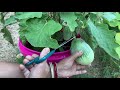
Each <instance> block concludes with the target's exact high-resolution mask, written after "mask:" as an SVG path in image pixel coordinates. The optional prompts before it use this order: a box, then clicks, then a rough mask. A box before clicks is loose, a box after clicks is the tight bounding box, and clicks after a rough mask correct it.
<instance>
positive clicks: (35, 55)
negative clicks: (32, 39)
mask: <svg viewBox="0 0 120 90" xmlns="http://www.w3.org/2000/svg"><path fill="white" fill-rule="evenodd" d="M32 57H33V59H35V58H36V57H39V55H37V54H33V55H32ZM32 65H33V67H34V66H35V63H33V64H32Z"/></svg>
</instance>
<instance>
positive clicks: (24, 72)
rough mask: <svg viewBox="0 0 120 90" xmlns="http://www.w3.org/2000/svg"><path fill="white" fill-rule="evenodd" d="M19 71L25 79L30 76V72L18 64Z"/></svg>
mask: <svg viewBox="0 0 120 90" xmlns="http://www.w3.org/2000/svg"><path fill="white" fill-rule="evenodd" d="M19 68H20V70H21V71H22V72H23V74H24V76H25V77H28V76H29V74H30V71H29V70H28V69H27V68H26V67H25V66H24V65H22V64H20V66H19Z"/></svg>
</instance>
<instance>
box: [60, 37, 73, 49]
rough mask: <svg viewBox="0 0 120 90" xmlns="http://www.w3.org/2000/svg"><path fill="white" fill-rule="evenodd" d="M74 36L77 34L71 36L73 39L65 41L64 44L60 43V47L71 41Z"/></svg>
mask: <svg viewBox="0 0 120 90" xmlns="http://www.w3.org/2000/svg"><path fill="white" fill-rule="evenodd" d="M74 38H75V36H74V37H73V38H71V39H69V40H67V41H65V42H63V43H62V44H60V46H59V47H58V48H60V47H61V46H63V45H65V44H67V43H68V42H70V41H71V40H73V39H74Z"/></svg>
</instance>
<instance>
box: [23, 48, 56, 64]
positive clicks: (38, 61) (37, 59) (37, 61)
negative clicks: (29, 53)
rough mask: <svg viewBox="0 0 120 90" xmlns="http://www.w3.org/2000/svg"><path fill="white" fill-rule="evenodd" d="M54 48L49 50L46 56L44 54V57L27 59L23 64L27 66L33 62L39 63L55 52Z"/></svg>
mask: <svg viewBox="0 0 120 90" xmlns="http://www.w3.org/2000/svg"><path fill="white" fill-rule="evenodd" d="M55 50H56V49H55ZM55 50H52V51H51V52H49V53H48V54H47V55H46V56H44V57H43V58H41V59H39V57H36V58H35V59H33V60H31V61H29V62H28V63H26V64H25V66H29V65H31V64H33V63H35V64H39V63H41V62H43V61H45V60H46V59H47V58H49V57H50V56H51V55H52V54H54V53H55Z"/></svg>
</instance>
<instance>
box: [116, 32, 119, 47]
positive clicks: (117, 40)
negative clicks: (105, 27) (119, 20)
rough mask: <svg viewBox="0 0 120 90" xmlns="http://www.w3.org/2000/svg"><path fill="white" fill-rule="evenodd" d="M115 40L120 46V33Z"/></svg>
mask: <svg viewBox="0 0 120 90" xmlns="http://www.w3.org/2000/svg"><path fill="white" fill-rule="evenodd" d="M115 39H116V43H118V44H119V45H120V33H116V36H115Z"/></svg>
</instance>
